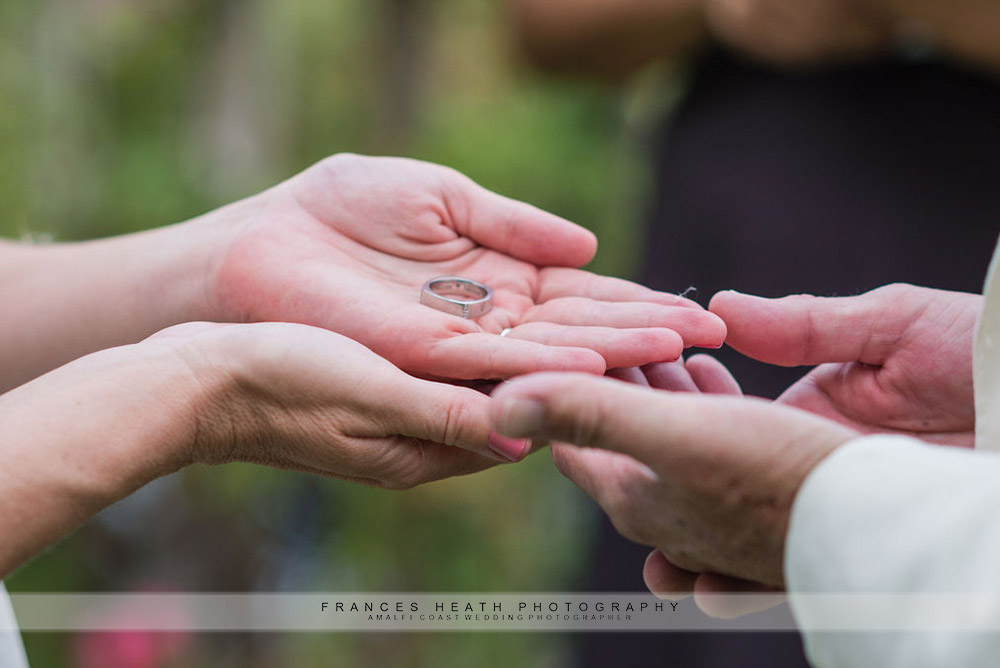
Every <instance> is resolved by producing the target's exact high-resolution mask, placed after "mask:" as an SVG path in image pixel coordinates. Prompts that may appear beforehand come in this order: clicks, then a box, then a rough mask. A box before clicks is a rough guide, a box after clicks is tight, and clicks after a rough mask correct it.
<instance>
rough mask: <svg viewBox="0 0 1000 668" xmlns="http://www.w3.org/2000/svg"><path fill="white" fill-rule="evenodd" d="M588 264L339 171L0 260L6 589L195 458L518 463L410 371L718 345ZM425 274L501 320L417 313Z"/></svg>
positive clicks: (339, 470)
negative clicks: (488, 307)
mask: <svg viewBox="0 0 1000 668" xmlns="http://www.w3.org/2000/svg"><path fill="white" fill-rule="evenodd" d="M595 250H596V240H595V239H594V236H593V235H592V234H591V233H590V232H587V231H586V230H584V229H583V228H581V227H579V226H576V225H574V224H572V223H569V222H568V221H565V220H563V219H561V218H558V217H556V216H553V215H551V214H548V213H545V212H543V211H540V210H538V209H536V208H534V207H531V206H529V205H527V204H523V203H521V202H516V201H514V200H510V199H507V198H504V197H501V196H499V195H496V194H493V193H490V192H489V191H487V190H485V189H483V188H481V187H479V186H477V185H476V184H474V183H473V182H472V181H470V180H469V179H467V178H465V177H464V176H462V175H460V174H458V173H457V172H454V171H453V170H450V169H446V168H443V167H438V166H434V165H429V164H426V163H420V162H417V161H412V160H401V159H391V158H364V157H360V156H353V155H340V156H335V157H333V158H329V159H327V160H324V161H322V162H321V163H319V164H317V165H315V166H314V167H312V168H310V169H308V170H306V171H305V172H303V173H302V174H299V175H298V176H296V177H294V178H292V179H290V180H288V181H286V182H285V183H282V184H280V185H278V186H276V187H274V188H272V189H270V190H268V191H266V192H264V193H261V194H259V195H255V196H253V197H250V198H248V199H246V200H243V201H241V202H237V203H235V204H233V205H230V206H227V207H224V208H222V209H219V210H218V211H213V212H211V213H209V214H206V215H205V216H202V217H200V218H197V219H195V220H192V221H188V222H186V223H183V224H180V225H174V226H170V227H167V228H163V229H159V230H153V231H150V232H145V233H141V234H135V235H128V236H124V237H118V238H114V239H106V240H101V241H96V242H88V243H80V244H59V245H50V246H33V245H28V244H15V243H0V284H2V285H4V287H5V288H6V289H5V290H2V291H0V312H3V313H4V314H5V318H6V320H5V322H6V323H7V326H5V327H4V328H0V373H2V375H0V389H10V388H14V389H10V391H8V392H6V394H0V424H2V425H3V434H4V456H5V462H6V464H5V466H4V468H3V470H2V471H0V535H3V536H4V541H3V544H2V546H0V575H2V574H3V573H6V572H9V571H10V569H12V568H14V567H15V566H16V565H17V564H19V563H21V562H23V561H24V559H26V558H28V557H29V556H30V555H32V554H34V553H35V552H37V551H38V550H40V549H42V548H43V547H45V546H46V545H48V544H50V543H51V542H52V541H54V540H56V539H58V538H59V537H60V536H62V535H64V534H65V533H66V532H67V531H69V530H70V529H72V528H73V527H74V526H76V525H78V524H79V523H80V522H82V521H84V520H85V519H86V518H88V517H90V516H92V515H93V514H94V513H96V512H97V511H99V510H100V509H101V508H103V507H105V506H106V505H108V504H110V503H112V502H114V501H116V500H118V499H121V498H122V497H124V496H126V495H128V494H129V493H131V492H132V491H134V490H135V489H137V488H138V487H141V486H142V485H144V484H146V483H147V482H149V481H150V480H152V479H154V478H156V477H157V476H161V475H164V474H167V473H170V472H172V471H176V470H178V469H179V468H182V467H184V466H186V465H188V464H192V463H213V464H215V463H225V462H230V461H247V462H255V463H259V464H263V465H267V466H272V467H277V468H282V469H289V470H294V471H304V472H310V473H315V474H318V475H323V476H327V477H334V478H341V479H345V480H350V481H354V482H358V483H362V484H368V485H376V486H381V487H387V488H393V489H399V488H405V487H410V486H413V485H417V484H421V483H424V482H427V481H430V480H437V479H440V478H445V477H449V476H454V475H462V474H465V473H471V472H473V471H478V470H481V469H483V468H486V467H488V466H491V465H494V464H495V463H497V462H499V461H518V460H520V459H522V458H523V457H524V456H525V455H527V453H528V451H529V444H528V443H527V442H526V441H524V440H520V439H509V438H508V439H505V438H503V437H501V436H498V435H496V434H491V433H489V429H488V419H487V415H486V411H487V406H488V398H487V397H486V396H485V395H484V394H482V393H481V392H478V391H476V390H474V389H471V388H468V387H461V386H459V385H457V384H445V383H437V382H432V381H430V380H422V379H420V378H417V377H415V376H422V377H424V378H441V377H444V378H448V379H449V380H452V381H454V380H455V379H483V378H486V379H488V378H503V377H506V376H509V375H513V374H517V373H523V372H527V371H533V370H540V369H574V370H578V371H584V372H589V373H594V374H600V373H603V372H604V371H605V369H606V368H607V367H608V366H609V365H610V366H615V365H631V364H641V363H644V362H649V361H653V360H659V359H674V358H676V357H678V356H679V355H680V353H681V350H682V349H683V347H684V346H685V345H715V346H718V345H721V344H722V341H723V339H724V337H725V326H724V325H723V324H722V321H721V320H720V319H719V318H718V317H717V316H715V315H713V314H711V313H709V312H708V311H705V310H704V309H702V308H701V307H699V306H697V305H696V304H694V303H693V302H690V301H688V300H685V299H682V298H680V297H678V296H675V295H669V294H663V293H658V292H654V291H652V290H648V289H647V288H644V287H641V286H638V285H636V284H633V283H629V282H627V281H622V280H619V279H614V278H606V277H600V276H596V275H594V274H591V273H588V272H584V271H580V270H577V269H573V267H575V266H578V265H582V264H584V263H586V262H588V261H589V260H590V259H591V257H592V256H593V254H594V252H595ZM440 275H463V276H467V277H469V278H473V279H477V280H480V281H483V282H485V283H487V284H489V285H491V286H492V287H494V288H495V291H496V294H495V307H494V309H493V311H492V312H491V313H489V314H487V315H486V316H484V317H482V318H480V319H478V320H477V321H472V320H465V319H462V318H460V317H457V316H453V315H448V314H445V313H442V312H440V311H437V310H434V309H432V308H429V307H426V306H423V305H421V304H420V303H419V294H420V292H419V290H420V287H421V285H422V284H423V283H424V282H425V281H426V280H427V279H429V278H433V277H435V276H440ZM192 320H210V321H215V322H214V323H209V322H201V323H197V322H196V323H191V322H189V321H192ZM219 321H223V322H230V323H256V324H228V325H224V324H216V323H218V322H219ZM178 323H187V324H178ZM293 323H294V324H293ZM171 325H174V326H173V327H171ZM504 328H510V330H511V331H510V332H509V334H508V335H507V336H504V337H500V336H498V334H499V332H500V331H502V330H503V329H504ZM158 330H162V331H159V333H156V332H157V331H158ZM331 330H333V331H338V332H340V333H342V334H346V335H348V336H350V337H352V338H353V339H354V340H351V339H349V338H346V337H345V336H341V335H338V334H333V333H332V331H331ZM154 334H155V335H154ZM95 350H100V352H96V353H95V352H93V351H95ZM88 353H92V354H90V355H88ZM376 353H377V354H376ZM75 358H80V359H77V360H76V361H74V362H72V363H70V364H66V362H68V361H70V360H73V359H75ZM61 364H65V366H62V367H60V365H61ZM56 367H60V368H56ZM53 368H56V369H55V371H51V372H50V373H46V371H49V370H51V369H53ZM406 372H409V374H408V373H406ZM31 379H34V380H31ZM29 381H30V382H29ZM456 446H457V447H456Z"/></svg>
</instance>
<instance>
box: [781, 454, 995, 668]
mask: <svg viewBox="0 0 1000 668" xmlns="http://www.w3.org/2000/svg"><path fill="white" fill-rule="evenodd" d="M998 509H1000V455H998V454H994V453H987V452H977V451H972V450H964V449H959V448H951V447H944V446H931V445H927V444H925V443H922V442H921V441H917V440H915V439H910V438H905V437H900V436H867V437H864V438H859V439H856V440H854V441H851V442H850V443H848V444H847V445H845V446H844V447H842V448H840V449H839V450H838V451H836V452H834V453H833V454H832V455H830V456H829V457H828V458H827V459H826V460H824V461H823V462H822V463H821V464H820V465H819V466H818V467H817V468H816V470H814V471H813V472H812V473H811V474H810V475H809V477H808V478H807V479H806V481H805V483H804V485H803V487H802V489H801V490H800V492H799V494H798V497H797V498H796V500H795V504H794V507H793V510H792V519H791V525H790V527H789V534H788V542H787V546H786V550H785V575H786V580H787V583H788V590H789V596H790V600H791V605H792V611H793V613H794V614H795V616H796V619H797V622H798V623H799V624H800V625H801V626H802V628H803V633H804V636H805V641H806V651H807V654H808V655H809V658H810V660H811V661H812V662H813V664H814V665H815V666H817V667H819V668H841V667H844V668H846V667H848V666H851V667H859V668H869V667H872V666H879V667H880V668H893V667H896V666H900V667H903V666H905V667H906V668H922V667H924V666H926V667H928V668H931V667H933V668H938V667H940V666H949V668H962V667H965V666H969V667H975V668H980V667H981V666H986V665H993V664H994V663H995V662H996V661H997V660H998V657H1000V632H993V633H963V632H961V631H933V632H928V631H912V630H911V631H896V632H851V633H829V632H821V631H818V630H816V627H817V626H818V625H819V624H817V620H818V619H819V617H818V616H817V610H816V608H815V605H816V604H815V599H816V597H810V595H809V594H810V592H814V593H815V592H823V593H840V594H856V593H861V594H882V593H886V592H928V593H988V594H990V596H988V597H985V598H986V605H982V606H977V607H976V608H975V609H974V610H973V611H971V612H970V611H968V610H966V611H964V612H963V614H964V615H965V616H967V615H969V614H972V615H977V616H979V621H984V620H985V621H989V620H1000V515H998V512H997V511H998ZM994 628H1000V626H996V625H994Z"/></svg>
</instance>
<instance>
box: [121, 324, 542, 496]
mask: <svg viewBox="0 0 1000 668" xmlns="http://www.w3.org/2000/svg"><path fill="white" fill-rule="evenodd" d="M143 346H165V347H167V348H168V349H170V350H171V351H173V352H174V353H176V354H177V355H178V356H179V357H180V358H181V359H183V360H184V361H185V363H186V364H187V365H188V367H189V368H190V369H192V374H193V376H194V377H195V378H196V379H198V381H199V383H200V385H201V386H202V387H208V388H212V389H211V391H210V392H209V395H210V396H208V397H207V398H205V397H202V399H200V400H199V401H198V402H196V405H197V406H198V407H199V410H198V414H197V423H198V425H199V426H198V429H197V430H196V432H195V433H196V434H197V438H196V439H194V440H193V441H192V442H191V443H190V454H189V456H188V458H187V461H186V462H185V463H195V462H198V463H212V464H215V463H225V462H229V461H246V462H253V463H258V464H264V465H267V466H272V467H276V468H281V469H288V470H294V471H304V472H308V473H315V474H318V475H323V476H327V477H333V478H342V479H345V480H351V481H353V482H360V483H363V484H369V485H375V486H379V487H389V488H394V489H400V488H406V487H412V486H414V485H417V484H421V483H424V482H429V481H432V480H438V479H441V478H446V477H451V476H455V475H463V474H466V473H472V472H475V471H479V470H482V469H485V468H488V467H489V466H492V465H494V464H495V463H496V462H497V461H498V460H501V459H500V457H501V456H502V457H503V460H501V461H516V460H519V459H521V458H523V457H524V456H525V455H527V454H528V450H529V444H528V443H527V442H526V441H513V440H510V439H503V438H499V437H497V436H496V435H490V434H489V427H488V419H487V415H486V411H487V405H488V401H489V400H488V398H487V397H486V396H484V395H483V394H482V393H480V392H477V391H475V390H472V389H469V388H464V387H457V386H453V385H450V384H445V383H437V382H432V381H427V380H420V379H417V378H414V377H412V376H410V375H408V374H406V373H404V372H402V371H400V370H399V369H398V368H396V367H395V366H393V365H392V364H390V363H389V362H387V361H386V360H384V359H382V358H380V357H378V356H377V355H375V354H374V353H372V352H371V351H370V350H368V349H366V348H365V347H364V346H362V345H360V344H359V343H357V342H355V341H352V340H350V339H348V338H346V337H343V336H340V335H337V334H333V333H332V332H328V331H326V330H322V329H319V328H315V327H307V326H303V325H293V324H284V323H260V324H253V325H218V324H213V323H191V324H186V325H179V326H177V327H172V328H170V329H167V330H165V331H163V332H161V333H158V334H156V335H154V336H153V337H151V338H149V339H147V340H146V341H144V342H143V343H141V344H139V347H143ZM494 453H495V454H494ZM483 455H486V456H485V457H484V456H483ZM498 455H500V456H498Z"/></svg>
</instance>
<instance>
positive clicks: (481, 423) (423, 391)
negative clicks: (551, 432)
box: [386, 378, 530, 461]
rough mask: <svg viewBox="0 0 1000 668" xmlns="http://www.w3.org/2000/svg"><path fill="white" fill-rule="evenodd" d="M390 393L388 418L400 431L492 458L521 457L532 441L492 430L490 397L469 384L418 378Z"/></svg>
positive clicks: (511, 459) (518, 458)
mask: <svg viewBox="0 0 1000 668" xmlns="http://www.w3.org/2000/svg"><path fill="white" fill-rule="evenodd" d="M409 380H410V382H409V383H406V385H405V387H401V388H400V390H402V391H399V392H393V393H391V396H387V397H386V399H387V401H386V403H387V406H388V410H389V416H388V421H389V423H390V424H392V425H393V427H394V428H395V429H396V430H398V432H399V434H401V435H403V436H409V437H411V438H416V439H420V440H423V441H431V442H434V443H441V444H443V445H450V446H455V447H459V448H462V449H464V450H471V451H472V452H475V453H478V454H481V455H485V456H487V457H490V458H491V459H498V456H499V458H502V459H503V460H504V461H519V460H521V459H523V458H524V457H525V456H526V455H527V454H528V452H529V451H530V442H529V441H527V440H523V439H508V438H503V437H500V436H498V435H497V434H493V433H491V432H490V424H489V406H490V399H489V397H488V396H486V395H485V394H483V393H481V392H478V391H476V390H474V389H471V388H468V387H459V386H455V385H448V384H446V383H438V382H433V381H427V380H419V379H416V378H412V379H409Z"/></svg>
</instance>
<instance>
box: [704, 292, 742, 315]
mask: <svg viewBox="0 0 1000 668" xmlns="http://www.w3.org/2000/svg"><path fill="white" fill-rule="evenodd" d="M745 296H746V295H744V294H743V293H742V292H737V291H736V290H721V291H719V292H716V293H715V294H714V295H712V299H710V300H709V302H708V310H709V311H710V312H712V313H714V314H716V315H718V316H719V317H724V316H723V315H722V314H723V313H724V312H725V311H726V310H727V308H728V307H729V306H730V305H732V304H733V303H734V302H735V301H736V300H738V299H739V298H741V297H745Z"/></svg>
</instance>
